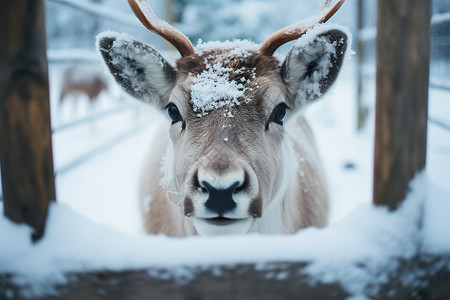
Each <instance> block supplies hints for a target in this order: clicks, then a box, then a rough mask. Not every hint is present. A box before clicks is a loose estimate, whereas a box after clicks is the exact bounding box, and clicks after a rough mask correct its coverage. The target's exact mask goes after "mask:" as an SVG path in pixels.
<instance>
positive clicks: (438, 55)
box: [356, 0, 450, 131]
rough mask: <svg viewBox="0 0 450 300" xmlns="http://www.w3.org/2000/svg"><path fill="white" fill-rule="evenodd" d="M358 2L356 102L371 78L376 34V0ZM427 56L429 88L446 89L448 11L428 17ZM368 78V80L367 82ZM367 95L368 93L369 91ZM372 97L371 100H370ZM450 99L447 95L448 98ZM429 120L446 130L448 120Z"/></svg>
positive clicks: (449, 85) (449, 86)
mask: <svg viewBox="0 0 450 300" xmlns="http://www.w3.org/2000/svg"><path fill="white" fill-rule="evenodd" d="M359 1H360V3H359V4H360V5H361V6H360V7H359V13H360V14H361V16H360V17H361V24H360V27H359V29H358V32H357V35H356V41H357V45H358V51H357V55H358V56H359V57H358V82H359V91H358V103H364V102H366V101H367V100H365V99H364V98H365V97H366V96H365V95H366V93H364V92H363V91H364V90H367V89H368V88H369V87H368V85H370V84H374V81H375V73H376V68H375V40H376V36H377V29H376V19H375V18H374V17H373V15H376V14H373V13H370V14H368V12H370V11H376V1H368V2H366V1H362V0H359ZM437 2H439V1H437ZM431 28H432V34H431V57H430V82H429V83H430V88H435V89H441V90H445V91H448V92H450V12H444V13H436V14H434V15H433V16H432V19H431ZM369 81H371V83H369ZM369 94H370V93H369ZM373 100H374V99H373ZM449 100H450V97H449ZM428 119H429V122H430V123H432V124H434V125H437V126H439V127H442V128H444V129H445V130H449V131H450V123H449V122H448V121H447V120H440V119H438V118H435V117H434V116H432V115H430V116H429V118H428Z"/></svg>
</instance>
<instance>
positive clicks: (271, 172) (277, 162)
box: [97, 0, 347, 235]
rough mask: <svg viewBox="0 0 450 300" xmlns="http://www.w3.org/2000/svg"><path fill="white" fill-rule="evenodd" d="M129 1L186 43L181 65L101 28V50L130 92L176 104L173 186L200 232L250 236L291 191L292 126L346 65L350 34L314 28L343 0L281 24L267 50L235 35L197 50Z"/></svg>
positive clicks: (175, 40) (147, 20) (140, 1)
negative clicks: (279, 52) (286, 47)
mask: <svg viewBox="0 0 450 300" xmlns="http://www.w3.org/2000/svg"><path fill="white" fill-rule="evenodd" d="M328 2H329V1H325V5H324V7H327V6H329V3H328ZM129 3H130V5H131V7H132V9H133V11H134V13H135V14H136V16H137V17H138V18H139V19H140V21H141V22H142V23H143V24H144V25H145V26H146V27H147V28H148V29H149V30H151V31H152V32H155V33H156V34H158V35H160V36H162V37H164V38H165V39H166V40H167V41H169V42H170V43H172V44H173V45H174V46H175V47H176V48H177V49H178V51H179V52H180V54H181V58H180V59H178V60H177V62H176V67H175V66H172V65H171V64H169V63H168V62H167V61H166V60H165V59H164V58H163V57H162V56H161V55H160V54H159V52H158V51H157V50H156V49H154V48H153V47H152V46H150V45H147V44H144V43H141V42H139V41H136V40H133V39H132V38H130V37H128V36H126V35H123V34H117V33H112V32H107V33H104V34H101V35H100V36H99V37H98V40H97V43H98V48H99V50H100V52H101V54H102V56H103V58H104V60H105V62H106V65H107V66H108V68H109V70H110V71H111V73H112V75H113V76H114V78H115V79H116V81H117V82H118V83H119V84H120V85H121V86H122V87H123V89H124V90H125V91H126V92H127V93H129V94H130V95H131V96H133V97H135V98H137V99H139V100H142V101H145V102H149V103H151V104H154V105H156V106H158V107H160V108H161V109H165V110H167V113H168V115H169V118H170V119H171V121H172V124H171V126H170V138H171V141H172V145H171V147H172V153H171V154H170V155H171V156H172V157H168V158H167V159H169V160H171V164H170V170H169V172H171V173H170V175H169V177H171V178H170V179H175V180H173V181H172V183H173V186H172V187H171V188H170V190H171V191H172V192H175V194H177V195H180V196H179V199H176V201H180V202H181V203H182V204H183V205H184V212H185V215H186V216H188V217H191V220H192V222H193V224H194V226H195V228H196V230H197V232H199V233H200V234H202V235H210V234H220V233H245V232H248V231H249V230H250V228H251V226H252V224H253V222H255V220H256V219H258V218H259V217H261V216H262V214H263V213H264V210H265V208H266V207H268V206H269V205H270V203H271V202H272V201H275V200H274V199H277V198H281V197H282V196H283V195H282V193H283V187H282V185H283V180H284V181H285V180H286V176H285V174H284V170H285V169H286V168H288V167H289V165H290V164H291V162H289V161H288V160H287V159H288V153H285V152H286V149H285V147H284V146H283V145H284V143H285V134H286V131H285V128H284V126H283V125H284V123H285V122H286V121H287V120H288V119H289V117H290V115H292V113H294V112H296V111H298V110H299V109H301V108H302V107H303V106H305V105H306V104H308V103H311V102H313V101H315V100H316V99H318V98H319V97H320V96H322V95H323V94H324V93H325V92H326V91H327V90H328V88H329V87H330V86H331V85H332V83H333V82H334V81H335V79H336V76H337V74H338V72H339V69H340V67H341V65H342V61H343V57H344V53H345V51H346V49H347V34H346V33H345V32H346V31H344V30H343V29H342V28H341V27H339V26H334V27H333V28H327V29H326V30H325V29H323V28H321V27H317V28H315V27H314V26H315V25H316V24H317V23H323V22H325V21H326V20H328V19H329V18H330V17H331V16H332V15H333V14H334V12H335V11H336V10H337V9H338V8H339V7H340V6H341V5H342V3H343V0H339V2H337V4H335V5H334V6H333V7H331V9H329V10H326V9H323V10H322V12H321V13H320V14H319V15H317V16H316V17H313V18H310V19H308V20H306V21H302V22H299V23H297V24H294V25H291V26H289V27H286V28H284V29H281V30H279V31H278V32H276V33H274V34H273V35H272V36H270V37H269V38H268V39H267V40H266V41H265V42H264V43H263V44H262V45H261V46H258V45H255V44H253V43H251V42H249V41H234V42H224V43H219V42H212V43H205V44H200V45H198V46H197V47H196V48H195V49H194V47H193V46H192V44H191V43H190V41H189V40H188V38H187V37H186V36H184V35H183V34H182V33H180V32H179V31H177V30H176V29H175V28H173V27H171V26H169V25H168V24H167V23H164V22H162V21H161V20H159V19H157V18H156V17H155V16H154V14H153V13H152V11H151V9H150V8H149V7H148V6H147V3H146V0H129ZM313 27H314V28H313ZM307 31H308V33H307V34H306V35H305V36H304V37H303V38H302V39H300V40H299V41H298V42H297V43H296V44H295V45H294V46H293V47H292V49H291V50H290V51H289V53H288V55H287V58H286V59H285V61H284V62H282V63H281V62H280V61H279V60H278V59H277V58H275V57H274V56H273V53H274V51H275V50H276V49H277V48H278V47H279V46H280V45H282V44H284V43H286V42H288V41H291V40H295V39H298V38H299V37H301V36H302V35H304V34H305V33H306V32H307ZM166 176H167V174H166ZM154 180H158V179H157V178H155V179H154ZM284 189H285V188H284Z"/></svg>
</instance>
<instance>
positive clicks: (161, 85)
mask: <svg viewBox="0 0 450 300" xmlns="http://www.w3.org/2000/svg"><path fill="white" fill-rule="evenodd" d="M97 49H98V50H99V51H100V54H101V55H102V57H103V59H104V61H105V63H106V66H107V67H108V69H109V71H110V72H111V74H112V75H113V77H114V79H115V80H116V81H117V83H118V84H119V85H120V86H122V88H123V89H124V90H125V91H126V92H127V93H128V94H130V95H131V96H133V97H134V98H136V99H138V100H142V101H145V102H149V103H153V104H156V105H158V106H160V107H163V106H165V105H166V104H167V102H168V99H169V94H170V91H171V90H172V88H173V86H174V84H175V78H176V70H175V69H174V68H173V67H172V66H171V65H170V64H169V63H168V62H167V61H166V60H165V59H164V58H163V57H162V56H161V54H159V52H158V51H157V50H156V49H154V48H153V47H152V46H150V45H147V44H144V43H141V42H139V41H136V40H134V39H132V38H131V37H129V36H127V35H125V34H118V33H115V32H105V33H102V34H100V35H98V36H97Z"/></svg>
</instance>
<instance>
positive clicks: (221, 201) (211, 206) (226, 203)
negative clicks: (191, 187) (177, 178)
mask: <svg viewBox="0 0 450 300" xmlns="http://www.w3.org/2000/svg"><path fill="white" fill-rule="evenodd" d="M201 184H202V185H203V186H204V187H205V188H206V190H207V191H208V194H209V196H208V200H206V202H205V207H206V208H207V209H208V210H209V211H211V212H213V213H217V214H218V215H219V217H223V215H224V214H225V213H227V212H231V211H233V210H234V209H235V208H236V202H235V201H234V200H233V194H234V193H235V191H236V188H237V187H238V186H239V185H240V182H239V181H236V182H235V183H233V184H232V185H230V186H229V187H228V188H226V189H217V188H215V187H214V186H212V185H211V184H209V183H208V182H207V181H205V180H203V181H202V182H201Z"/></svg>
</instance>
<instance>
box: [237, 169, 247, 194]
mask: <svg viewBox="0 0 450 300" xmlns="http://www.w3.org/2000/svg"><path fill="white" fill-rule="evenodd" d="M247 186H248V174H247V172H245V173H244V181H243V182H242V184H240V185H238V186H237V187H236V189H235V190H234V193H239V192H242V191H243V190H245V189H246V188H247Z"/></svg>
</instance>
